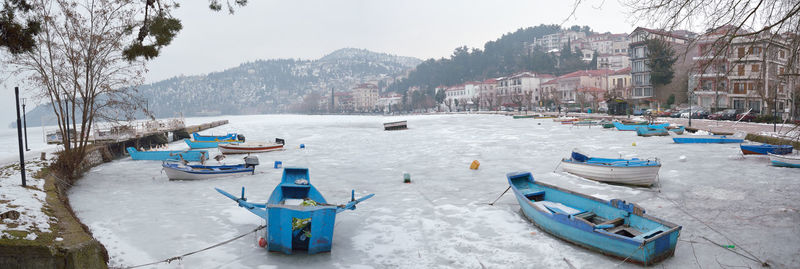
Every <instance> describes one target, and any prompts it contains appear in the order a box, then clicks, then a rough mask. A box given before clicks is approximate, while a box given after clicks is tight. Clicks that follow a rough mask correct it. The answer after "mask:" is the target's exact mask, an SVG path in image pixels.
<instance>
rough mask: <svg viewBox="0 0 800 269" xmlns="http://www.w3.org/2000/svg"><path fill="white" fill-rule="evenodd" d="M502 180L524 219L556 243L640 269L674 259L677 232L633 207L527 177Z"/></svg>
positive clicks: (517, 174)
mask: <svg viewBox="0 0 800 269" xmlns="http://www.w3.org/2000/svg"><path fill="white" fill-rule="evenodd" d="M506 177H507V178H508V184H509V185H510V187H511V188H512V189H513V190H514V195H515V196H516V198H517V201H518V202H519V205H520V207H521V208H522V213H523V214H524V215H525V217H526V218H528V219H529V220H530V221H531V222H533V224H535V225H536V226H537V227H539V228H540V229H542V230H544V231H546V232H548V233H549V234H551V235H553V236H555V237H558V238H561V239H563V240H565V241H567V242H570V243H573V244H576V245H579V246H581V247H584V248H587V249H590V250H594V251H597V252H600V253H602V254H605V255H609V256H613V257H616V258H619V259H622V260H625V261H629V262H634V263H639V264H643V265H645V266H649V265H653V264H655V263H657V262H660V261H662V260H664V259H667V258H669V257H671V256H673V254H674V253H675V246H676V244H677V242H678V236H680V231H681V226H680V225H676V224H673V223H671V222H668V221H666V220H662V219H659V218H656V217H653V216H650V215H647V214H646V213H645V209H644V208H641V207H639V206H638V205H636V204H634V203H627V202H625V201H623V200H620V199H612V200H611V201H606V200H603V199H599V198H596V197H592V196H588V195H585V194H580V193H576V192H573V191H570V190H566V189H562V188H559V187H556V186H553V185H549V184H546V183H541V182H536V181H534V180H533V176H532V175H531V173H530V172H514V173H508V174H507V175H506Z"/></svg>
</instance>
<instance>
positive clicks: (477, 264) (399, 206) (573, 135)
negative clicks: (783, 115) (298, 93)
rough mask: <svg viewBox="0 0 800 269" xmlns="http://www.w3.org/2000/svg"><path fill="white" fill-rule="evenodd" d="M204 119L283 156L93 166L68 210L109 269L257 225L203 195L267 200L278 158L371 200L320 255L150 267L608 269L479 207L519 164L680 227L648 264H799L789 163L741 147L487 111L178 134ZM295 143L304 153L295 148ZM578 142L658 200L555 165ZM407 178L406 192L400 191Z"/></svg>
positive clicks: (211, 256)
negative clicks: (646, 163) (178, 167)
mask: <svg viewBox="0 0 800 269" xmlns="http://www.w3.org/2000/svg"><path fill="white" fill-rule="evenodd" d="M212 119H229V120H230V124H229V125H225V126H221V127H218V128H216V129H212V130H209V131H206V132H204V133H216V134H222V133H225V132H226V131H238V132H241V133H243V134H245V135H246V136H247V139H248V140H251V141H257V140H272V139H274V138H275V137H280V138H284V139H286V142H287V150H285V151H282V152H271V153H263V154H258V156H259V159H260V161H261V164H262V165H261V166H259V167H258V168H257V169H256V174H255V175H248V176H244V177H234V178H220V179H214V180H203V181H192V182H186V181H184V182H171V181H169V180H167V178H166V175H164V174H162V173H161V167H160V164H161V163H160V162H157V161H132V160H130V159H129V158H128V159H123V160H118V161H114V162H111V163H107V164H104V165H101V166H98V167H96V168H94V169H92V170H91V171H90V172H89V173H87V174H86V176H85V177H84V178H83V179H81V180H80V181H78V183H77V185H75V187H73V188H72V190H71V193H70V201H71V203H72V207H73V209H74V210H75V212H76V214H77V215H78V216H79V217H80V218H81V220H82V221H83V222H84V223H85V224H86V225H88V226H89V228H90V229H91V230H92V232H93V233H94V236H95V237H96V238H97V239H98V240H100V241H101V242H102V243H103V244H104V245H105V246H106V247H107V248H108V252H109V255H110V256H111V262H110V265H112V266H132V265H138V264H143V263H149V262H153V261H156V260H162V259H165V258H168V257H172V256H176V255H180V254H183V253H187V252H190V251H194V250H197V249H201V248H204V247H206V246H209V245H212V244H215V243H218V242H221V241H224V240H227V239H230V238H232V237H234V236H236V235H239V234H242V233H246V232H248V231H250V230H252V229H254V228H255V227H257V226H258V225H260V224H262V223H263V222H262V220H261V219H260V218H258V217H256V216H255V215H252V214H251V213H250V212H248V211H246V210H245V209H243V208H239V207H237V206H236V204H235V203H234V202H233V201H231V200H229V199H228V198H226V197H223V196H222V195H220V194H219V193H217V192H216V191H214V187H219V188H221V189H224V190H227V191H229V192H231V193H234V194H237V193H239V192H240V191H241V187H242V186H245V187H247V195H246V196H247V197H248V200H249V201H257V202H262V201H265V200H266V199H267V197H268V196H269V194H270V193H271V191H272V189H273V188H274V187H275V185H276V184H278V182H279V181H280V175H281V171H282V170H279V169H273V168H272V163H273V161H276V160H280V161H282V162H283V164H284V166H306V167H309V169H310V174H311V183H312V184H314V185H315V186H316V187H317V188H318V189H319V190H320V191H321V192H322V193H323V195H325V197H326V199H327V200H328V201H329V202H330V203H342V202H345V201H347V200H349V198H350V190H351V189H355V190H356V197H360V196H363V195H365V194H368V193H375V197H373V198H372V199H369V200H367V201H365V202H363V203H361V204H360V205H359V206H358V209H357V210H355V211H347V212H343V213H341V214H339V215H338V216H337V218H336V226H335V227H336V228H335V232H334V238H333V250H332V252H331V253H324V254H316V255H311V256H309V255H305V254H300V255H284V254H278V253H269V252H267V251H266V250H265V249H263V248H259V247H258V246H257V244H256V237H255V236H253V235H250V236H248V237H245V238H242V239H239V240H237V241H234V242H232V243H230V244H227V245H224V246H221V247H217V248H214V249H212V250H209V251H206V252H203V253H199V254H195V255H192V256H189V257H187V258H185V259H184V260H182V261H180V262H173V263H172V264H161V265H160V266H158V267H157V268H176V267H186V268H243V267H244V268H276V267H281V268H481V267H485V268H534V267H542V266H543V267H545V268H569V267H570V265H569V264H571V265H572V266H574V267H577V268H610V267H614V266H617V265H618V264H619V263H620V261H619V260H616V259H613V258H609V257H605V256H603V255H601V254H598V253H595V252H592V251H588V250H585V249H582V248H580V247H577V246H574V245H571V244H569V243H566V242H565V241H562V240H560V239H557V238H555V237H553V236H551V235H549V234H546V233H544V232H542V231H541V230H539V229H537V228H536V227H535V226H534V225H533V224H531V223H529V222H528V221H527V220H526V219H525V218H524V217H523V216H522V215H521V213H520V209H519V205H518V204H517V202H516V200H515V199H514V197H513V194H511V193H507V194H506V195H505V196H503V197H502V198H501V199H500V200H499V201H498V202H497V204H495V205H494V206H489V205H488V203H489V202H491V201H492V200H494V199H495V198H497V196H498V195H500V193H502V192H503V190H505V189H506V188H507V187H508V184H507V181H506V178H505V174H506V173H507V172H511V171H519V170H527V171H531V172H533V174H534V177H535V179H536V180H541V181H543V182H547V183H551V184H555V185H558V186H561V187H564V188H568V189H571V190H574V191H577V192H581V193H585V194H589V195H594V196H598V197H601V198H604V199H611V198H621V199H625V200H628V201H632V202H635V203H638V204H639V205H641V206H642V207H644V208H645V209H646V210H647V212H648V214H651V215H654V216H656V217H659V218H662V219H665V220H669V221H671V222H673V223H677V224H679V225H682V226H683V230H682V233H681V237H680V241H679V242H678V245H677V248H676V250H675V256H674V257H672V258H670V259H668V260H666V261H664V262H662V263H661V265H664V266H665V267H667V268H696V267H698V263H699V265H701V266H702V268H719V267H728V266H749V267H753V268H757V267H760V266H759V265H758V264H757V263H755V262H752V261H750V260H747V259H745V258H742V257H740V256H737V255H735V254H733V253H731V252H729V251H727V250H725V249H722V248H720V247H717V246H714V245H711V244H710V243H709V242H708V241H706V240H705V239H703V238H702V237H701V236H705V237H707V238H709V239H711V240H713V241H716V242H719V243H721V244H733V243H732V242H731V241H729V239H730V240H733V241H734V242H735V244H736V249H737V250H740V251H741V248H744V249H746V250H747V251H749V252H751V253H753V254H754V255H755V256H758V257H759V258H760V259H762V260H767V261H769V262H770V263H771V264H772V265H773V268H791V267H793V268H797V267H798V266H800V255H798V253H800V229H799V228H800V224H798V223H800V212H798V209H800V200H799V199H798V193H799V192H800V169H791V168H777V167H772V166H769V160H768V159H766V158H765V157H749V156H748V157H747V158H744V157H742V155H741V154H740V151H739V145H738V144H728V145H691V144H689V145H686V144H674V143H672V140H671V139H670V138H669V137H652V138H641V137H637V136H636V134H635V133H634V132H619V131H616V130H610V129H602V128H598V127H592V128H587V127H580V128H578V127H574V128H571V127H570V126H564V125H561V124H559V123H557V122H553V121H552V120H550V119H541V120H533V119H517V120H514V119H512V118H511V117H506V116H497V115H433V116H408V117H376V116H299V115H263V116H226V117H219V118H202V119H199V118H194V119H187V124H193V123H199V122H205V121H209V120H212ZM396 120H408V124H409V128H410V129H408V130H405V131H392V132H385V131H383V130H382V123H383V122H388V121H396ZM634 142H635V143H636V145H635V146H633V145H632V143H634ZM301 143H303V144H305V145H306V149H299V148H298V145H299V144H301ZM170 147H172V148H186V145H185V144H184V143H183V142H179V143H173V144H171V146H170ZM575 147H578V148H581V149H583V150H584V151H586V152H587V153H589V154H590V155H597V156H607V157H617V156H620V155H622V156H624V157H634V156H638V157H645V158H646V157H659V158H660V159H661V160H662V162H663V167H662V169H661V172H660V185H661V187H660V193H659V192H657V190H658V188H655V189H652V190H651V189H635V188H630V187H625V186H612V185H607V184H602V183H597V182H594V181H589V180H585V179H581V178H578V177H576V176H572V175H569V174H566V173H564V172H561V171H560V170H556V171H554V169H556V168H557V166H558V163H559V161H560V159H561V158H562V157H567V156H568V155H569V153H570V150H571V149H572V148H575ZM212 151H213V152H214V153H213V154H212V155H216V150H212ZM682 156H685V158H682ZM239 158H240V157H237V156H229V157H228V158H227V159H226V160H225V161H226V162H227V163H237V162H241V160H240V159H239ZM682 159H683V160H682ZM472 160H478V161H480V162H481V166H480V170H477V171H473V170H470V169H469V168H468V167H469V164H470V162H472ZM210 163H216V162H215V161H211V162H210ZM404 171H405V172H408V173H410V174H411V177H412V181H413V183H412V184H403V183H402V180H403V178H402V173H403V172H404ZM673 201H674V202H673ZM685 212H689V213H690V214H691V215H693V216H694V217H692V216H689V215H687V213H685ZM704 223H705V224H704ZM707 225H708V226H707ZM709 226H710V227H711V228H709ZM712 228H713V230H712ZM714 230H716V231H719V232H721V233H722V234H724V236H727V238H729V239H726V238H725V237H724V236H723V235H721V234H720V233H717V232H715V231H714ZM692 242H694V243H692ZM695 256H696V258H695ZM567 261H568V262H569V264H568V262H567ZM620 267H623V268H640V267H639V266H637V265H632V264H623V265H621V266H620Z"/></svg>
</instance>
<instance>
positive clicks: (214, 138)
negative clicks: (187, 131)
mask: <svg viewBox="0 0 800 269" xmlns="http://www.w3.org/2000/svg"><path fill="white" fill-rule="evenodd" d="M192 138H193V139H194V141H197V142H219V141H229V140H239V141H241V142H244V136H243V135H240V134H237V133H228V134H226V135H200V134H198V133H192Z"/></svg>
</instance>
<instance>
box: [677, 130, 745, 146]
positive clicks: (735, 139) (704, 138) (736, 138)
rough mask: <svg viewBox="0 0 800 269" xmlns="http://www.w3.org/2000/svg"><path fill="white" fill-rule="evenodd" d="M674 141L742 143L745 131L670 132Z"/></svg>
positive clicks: (683, 142) (685, 142) (688, 142)
mask: <svg viewBox="0 0 800 269" xmlns="http://www.w3.org/2000/svg"><path fill="white" fill-rule="evenodd" d="M669 135H670V136H672V141H675V143H678V144H706V143H720V144H724V143H742V142H744V138H745V136H747V134H745V133H744V132H736V133H735V134H733V135H681V136H678V135H676V134H675V133H669Z"/></svg>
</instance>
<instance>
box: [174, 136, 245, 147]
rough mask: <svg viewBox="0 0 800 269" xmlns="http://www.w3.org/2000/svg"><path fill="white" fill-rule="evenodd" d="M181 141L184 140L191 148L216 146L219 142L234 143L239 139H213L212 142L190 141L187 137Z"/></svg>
mask: <svg viewBox="0 0 800 269" xmlns="http://www.w3.org/2000/svg"><path fill="white" fill-rule="evenodd" d="M183 141H184V142H186V145H189V148H191V149H208V148H216V147H217V146H219V144H229V143H234V142H241V141H238V140H223V141H214V142H211V141H205V142H202V141H192V140H189V139H188V138H187V139H183Z"/></svg>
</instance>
